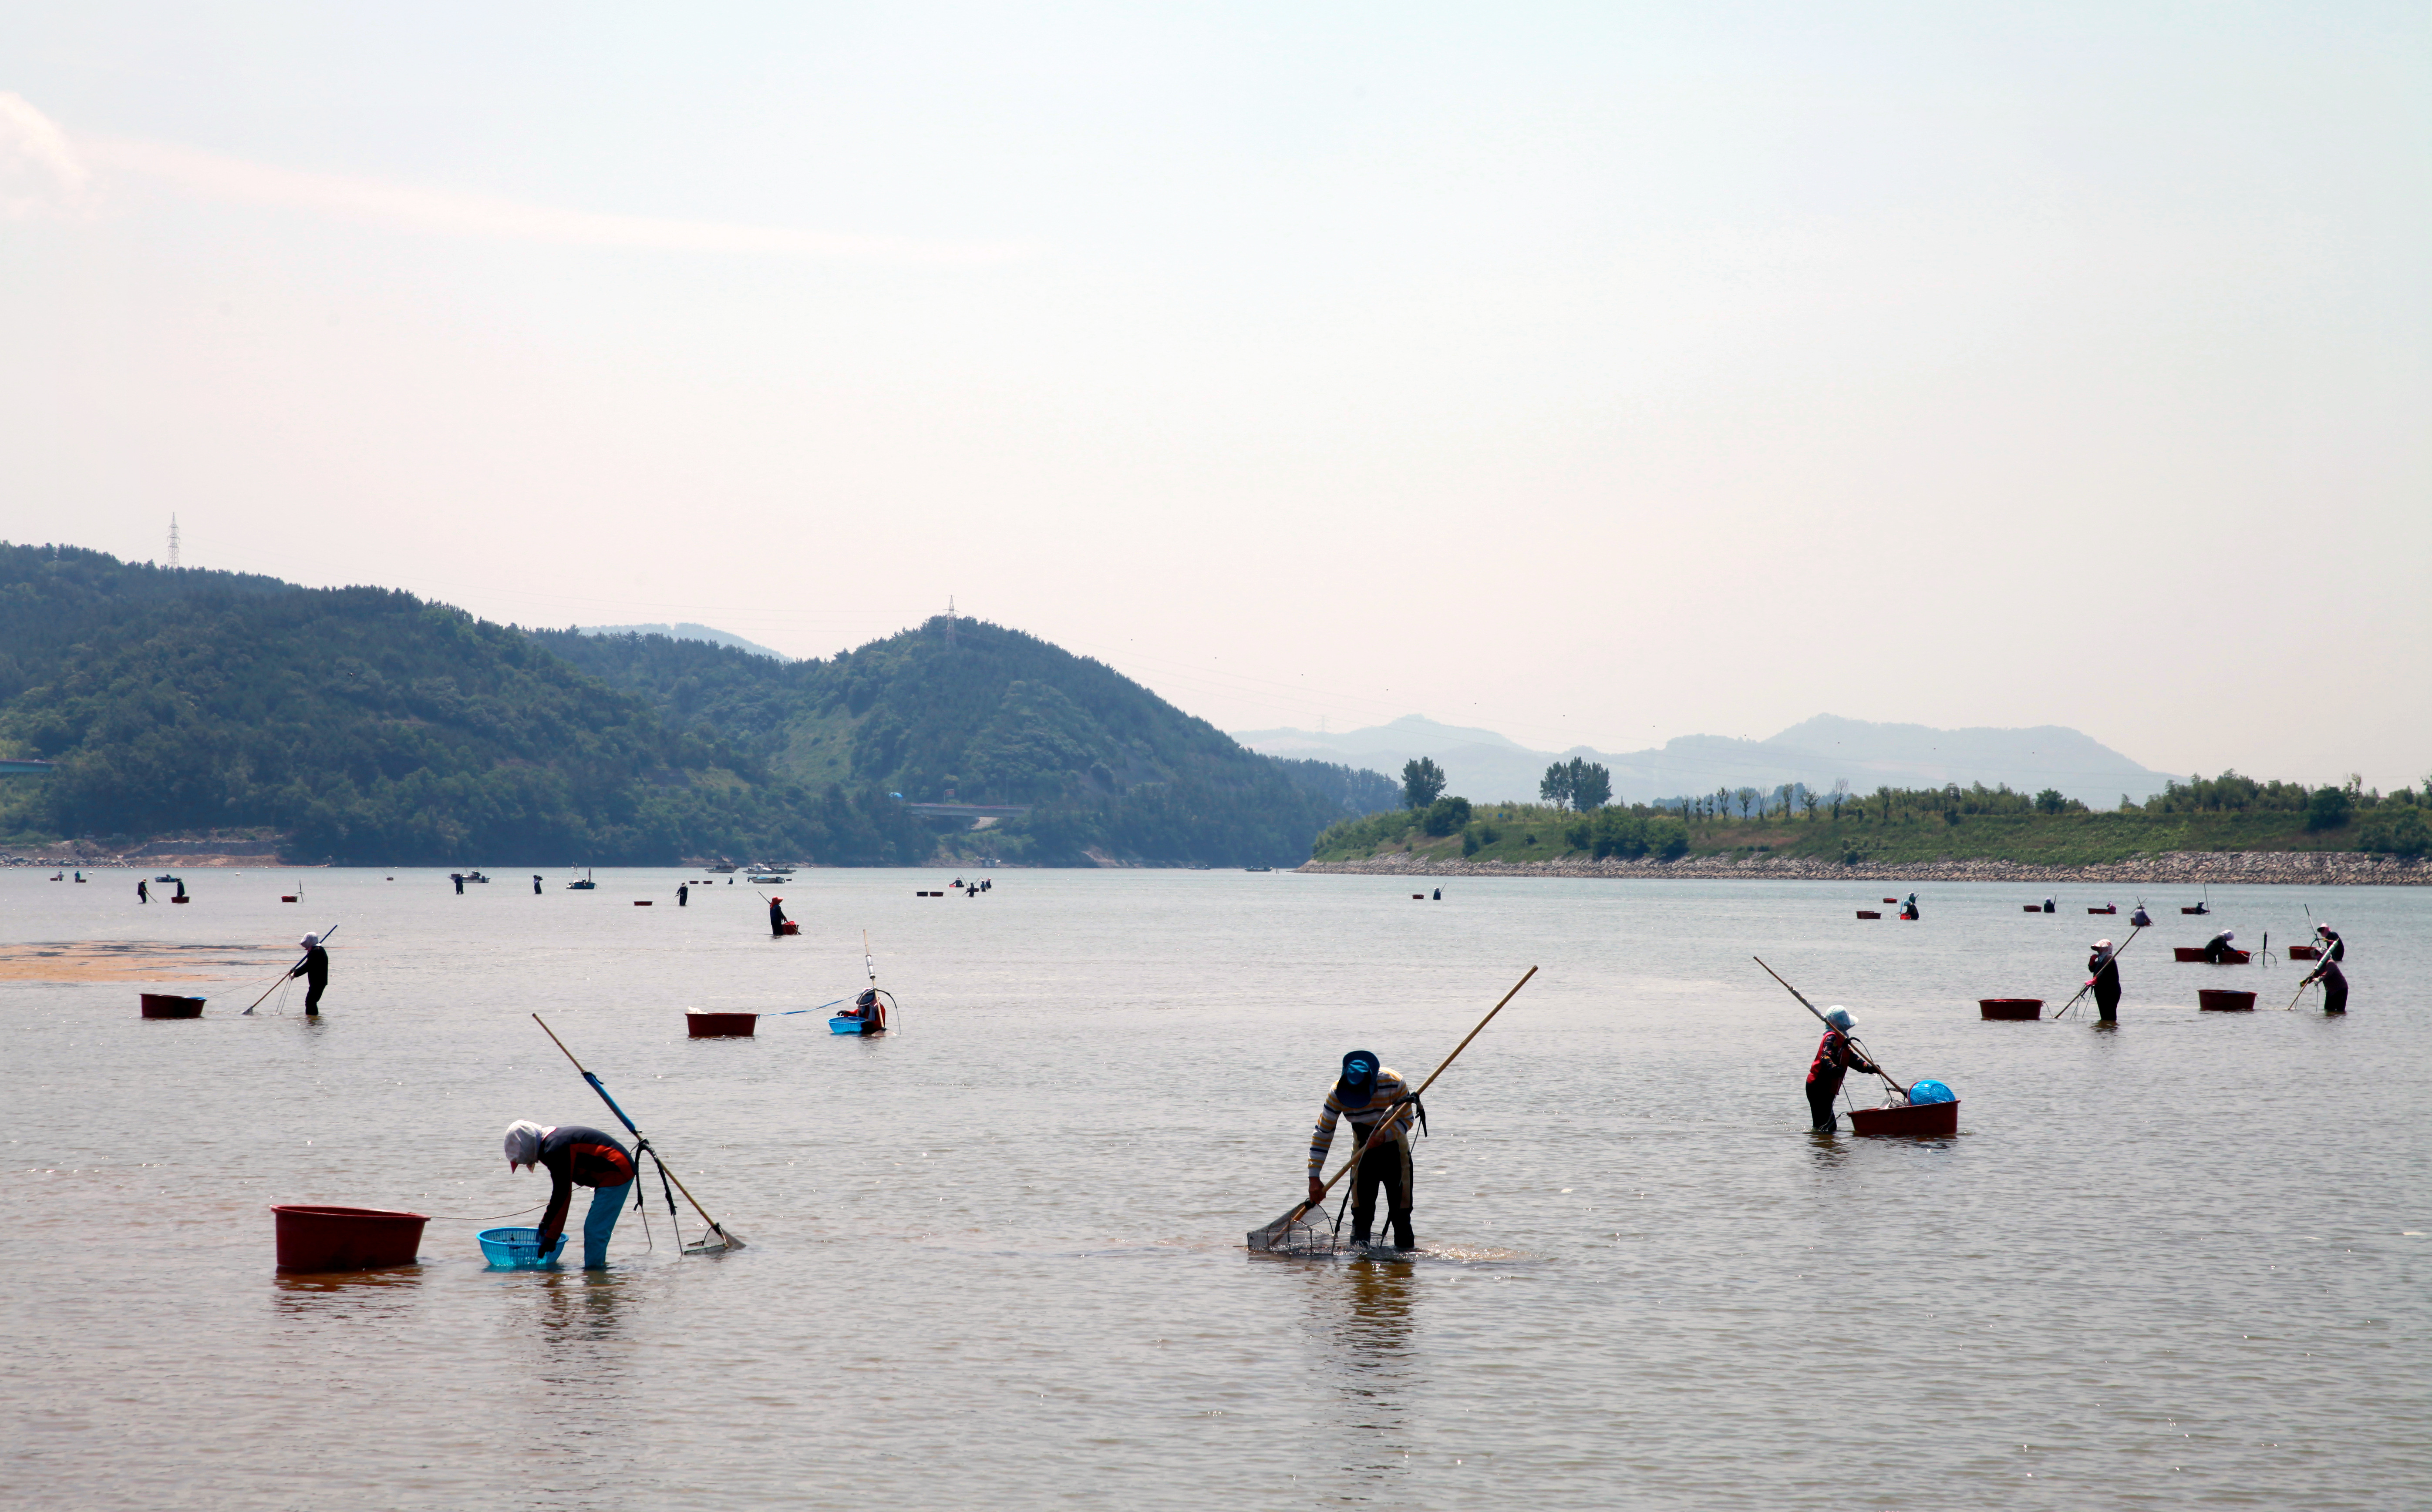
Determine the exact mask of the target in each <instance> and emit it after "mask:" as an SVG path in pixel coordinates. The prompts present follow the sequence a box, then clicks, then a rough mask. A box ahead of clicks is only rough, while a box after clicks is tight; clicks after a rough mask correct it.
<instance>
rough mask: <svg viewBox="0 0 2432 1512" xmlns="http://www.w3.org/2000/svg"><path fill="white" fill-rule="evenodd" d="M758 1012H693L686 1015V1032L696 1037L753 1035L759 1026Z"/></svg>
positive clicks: (727, 1037)
mask: <svg viewBox="0 0 2432 1512" xmlns="http://www.w3.org/2000/svg"><path fill="white" fill-rule="evenodd" d="M759 1023H760V1016H759V1015H758V1014H691V1013H688V1014H686V1015H684V1033H686V1034H688V1035H690V1036H691V1037H692V1038H694V1039H731V1038H734V1037H736V1036H738V1035H739V1036H741V1037H743V1038H745V1039H749V1038H751V1037H752V1030H754V1029H755V1028H757V1027H759Z"/></svg>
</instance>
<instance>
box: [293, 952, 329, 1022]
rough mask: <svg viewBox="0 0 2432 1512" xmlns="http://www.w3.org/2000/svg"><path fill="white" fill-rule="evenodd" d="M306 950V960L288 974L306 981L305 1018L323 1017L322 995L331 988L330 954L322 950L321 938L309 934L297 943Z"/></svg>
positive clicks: (297, 964) (297, 963)
mask: <svg viewBox="0 0 2432 1512" xmlns="http://www.w3.org/2000/svg"><path fill="white" fill-rule="evenodd" d="M296 944H298V945H300V946H302V947H303V948H304V959H303V960H301V961H298V962H296V969H295V970H293V971H290V972H289V973H287V974H288V975H289V976H291V977H302V978H303V979H304V1016H306V1017H308V1018H318V1017H320V1016H321V994H322V993H324V992H327V991H328V990H329V951H327V950H324V949H321V936H319V935H317V934H307V935H306V936H304V937H303V938H302V939H300V940H298V941H296Z"/></svg>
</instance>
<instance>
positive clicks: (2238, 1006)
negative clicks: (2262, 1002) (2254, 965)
mask: <svg viewBox="0 0 2432 1512" xmlns="http://www.w3.org/2000/svg"><path fill="white" fill-rule="evenodd" d="M2196 1006H2197V1007H2199V1008H2201V1009H2203V1010H2204V1012H2205V1013H2208V1014H2251V1013H2253V1012H2254V1011H2255V994H2253V993H2251V992H2231V991H2229V990H2228V989H2227V988H2225V987H2204V988H2202V989H2200V990H2198V992H2197V993H2196Z"/></svg>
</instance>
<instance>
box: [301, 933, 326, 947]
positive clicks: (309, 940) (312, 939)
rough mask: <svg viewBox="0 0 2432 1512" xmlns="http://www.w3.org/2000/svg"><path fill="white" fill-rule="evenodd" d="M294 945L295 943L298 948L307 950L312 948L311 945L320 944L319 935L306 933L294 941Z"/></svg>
mask: <svg viewBox="0 0 2432 1512" xmlns="http://www.w3.org/2000/svg"><path fill="white" fill-rule="evenodd" d="M320 943H321V936H319V935H317V934H307V935H306V936H304V937H303V938H302V939H300V940H298V941H296V945H297V946H299V947H300V948H302V949H307V950H309V949H312V947H314V946H316V945H318V944H320Z"/></svg>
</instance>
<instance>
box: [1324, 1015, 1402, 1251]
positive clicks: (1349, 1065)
mask: <svg viewBox="0 0 2432 1512" xmlns="http://www.w3.org/2000/svg"><path fill="white" fill-rule="evenodd" d="M1343 1117H1349V1118H1350V1120H1351V1133H1352V1135H1353V1138H1354V1141H1355V1143H1354V1146H1353V1148H1354V1149H1355V1150H1357V1149H1365V1150H1366V1151H1367V1153H1365V1154H1363V1155H1361V1156H1360V1168H1359V1169H1358V1170H1355V1171H1353V1172H1352V1173H1351V1177H1350V1180H1351V1242H1352V1243H1353V1244H1366V1243H1367V1242H1368V1235H1369V1234H1370V1233H1371V1232H1373V1231H1374V1229H1375V1227H1376V1189H1377V1188H1378V1187H1379V1186H1382V1187H1383V1188H1384V1189H1385V1218H1386V1221H1387V1222H1388V1223H1390V1224H1392V1225H1393V1247H1394V1248H1395V1249H1397V1250H1415V1249H1417V1248H1418V1240H1417V1239H1416V1238H1415V1237H1414V1236H1413V1235H1411V1232H1410V1187H1411V1181H1410V1177H1411V1174H1412V1172H1411V1168H1410V1124H1411V1121H1412V1119H1413V1117H1418V1118H1422V1119H1424V1118H1425V1117H1426V1115H1425V1113H1424V1112H1423V1111H1421V1110H1420V1109H1419V1105H1418V1103H1417V1101H1416V1100H1413V1099H1412V1098H1411V1097H1410V1087H1409V1085H1408V1084H1405V1083H1404V1082H1403V1080H1402V1078H1401V1075H1400V1073H1398V1072H1396V1071H1394V1070H1393V1068H1392V1067H1388V1066H1386V1065H1385V1064H1384V1063H1383V1062H1382V1061H1380V1060H1378V1059H1377V1057H1376V1051H1374V1050H1353V1051H1352V1052H1351V1053H1350V1054H1348V1055H1345V1056H1344V1057H1343V1075H1342V1078H1341V1079H1340V1080H1338V1081H1337V1082H1336V1083H1335V1084H1334V1090H1333V1091H1332V1092H1330V1093H1328V1094H1326V1106H1325V1107H1324V1108H1323V1109H1321V1110H1320V1111H1319V1113H1318V1116H1317V1130H1316V1132H1315V1133H1314V1134H1311V1135H1310V1136H1309V1201H1311V1202H1318V1201H1324V1200H1325V1197H1326V1184H1325V1181H1324V1180H1323V1176H1324V1173H1325V1169H1326V1151H1329V1150H1331V1149H1333V1148H1334V1125H1335V1122H1336V1120H1337V1119H1339V1118H1343ZM1379 1123H1382V1124H1384V1125H1385V1126H1386V1134H1385V1135H1384V1137H1382V1138H1380V1139H1378V1140H1377V1141H1376V1143H1375V1144H1374V1145H1370V1144H1369V1143H1368V1137H1369V1135H1371V1134H1375V1133H1376V1127H1377V1125H1378V1124H1379Z"/></svg>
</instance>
